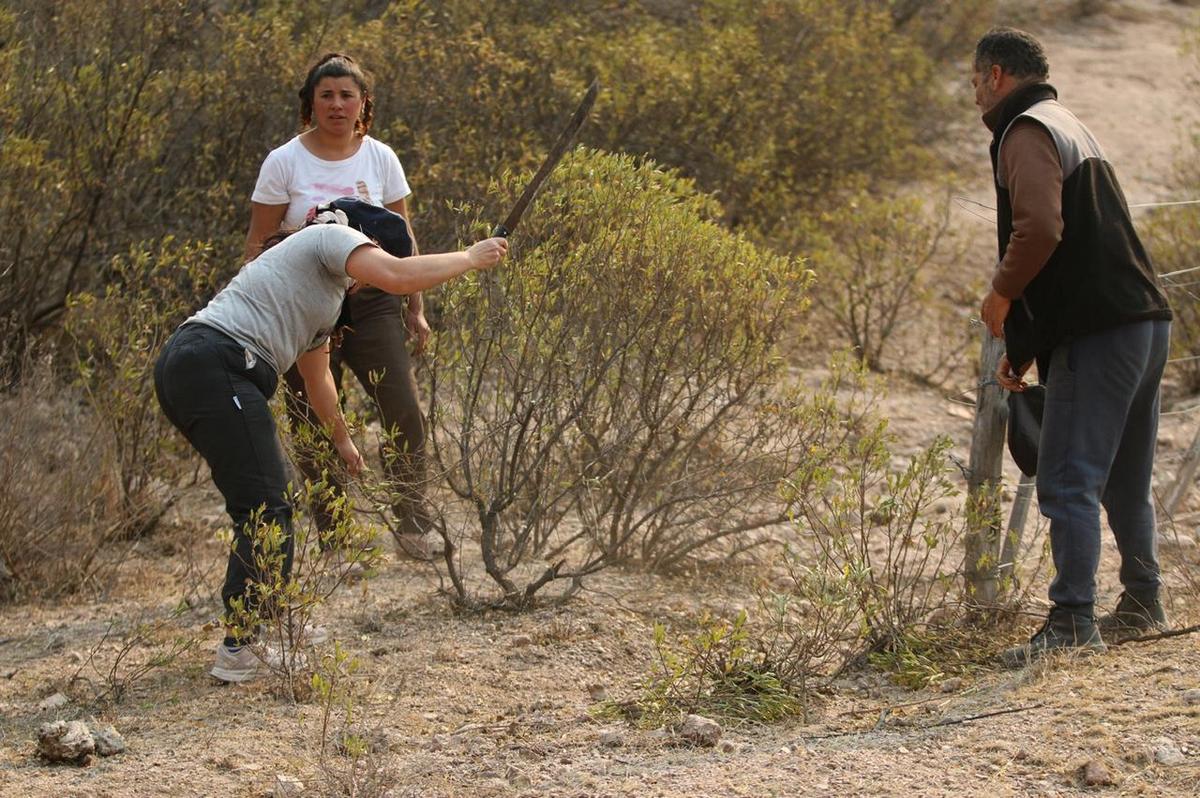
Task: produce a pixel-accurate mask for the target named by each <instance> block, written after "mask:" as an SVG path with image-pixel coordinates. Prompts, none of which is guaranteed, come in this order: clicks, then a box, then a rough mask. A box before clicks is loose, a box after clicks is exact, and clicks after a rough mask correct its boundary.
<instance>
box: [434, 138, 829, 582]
mask: <svg viewBox="0 0 1200 798" xmlns="http://www.w3.org/2000/svg"><path fill="white" fill-rule="evenodd" d="M709 208H710V204H709V203H708V201H707V200H705V199H704V197H703V195H698V194H696V193H695V192H694V191H693V190H692V189H691V188H690V186H689V185H688V184H687V183H686V182H682V181H680V180H679V179H678V178H676V177H674V176H672V175H670V174H669V173H664V172H661V171H659V170H657V169H656V168H655V167H654V166H653V165H652V164H642V165H636V164H635V163H633V162H632V161H631V160H630V159H627V158H619V157H614V156H607V155H602V154H585V155H581V156H578V157H575V158H573V159H572V160H571V161H570V162H569V163H567V164H565V165H564V166H563V167H561V172H560V173H559V175H557V179H556V182H555V184H554V185H552V186H550V187H548V190H547V192H546V193H545V194H544V195H543V198H542V200H541V204H540V206H539V213H538V214H537V216H536V217H535V218H534V219H533V220H531V223H530V227H529V228H528V229H527V232H526V233H525V235H527V236H528V237H529V238H528V240H526V239H524V238H523V237H522V238H518V239H517V240H516V241H515V242H514V245H515V246H516V247H517V248H518V252H519V253H520V254H519V256H518V257H517V258H516V259H514V260H513V261H512V262H510V263H508V264H506V265H505V266H504V267H502V268H501V269H500V270H498V271H497V272H496V273H494V274H490V275H487V276H485V277H483V278H481V279H477V280H475V279H469V280H463V281H460V282H458V283H456V284H453V285H452V286H450V287H449V288H448V289H447V290H446V292H445V294H444V301H445V306H446V309H447V317H446V329H445V330H444V331H443V332H442V333H441V334H440V335H439V336H438V338H437V340H436V342H435V345H434V350H433V354H432V357H433V363H432V366H433V368H431V369H430V375H431V377H430V388H429V396H430V402H431V413H430V420H431V429H432V451H433V454H434V457H435V458H436V460H437V462H438V463H439V465H440V467H441V470H442V471H443V472H444V473H445V474H446V475H447V477H446V478H447V483H448V485H449V486H450V488H451V490H453V492H454V493H455V495H456V496H457V497H458V498H459V499H460V500H461V501H462V502H464V503H465V506H466V508H469V510H467V511H468V512H469V513H470V514H471V515H472V516H473V517H474V518H475V519H477V524H478V526H477V530H478V534H479V535H480V541H481V554H482V557H483V562H484V566H485V568H486V570H487V572H488V574H489V576H490V577H491V578H492V579H493V580H494V581H495V582H496V583H497V584H498V585H499V586H500V587H501V590H502V594H503V596H502V599H501V601H502V602H503V603H506V604H509V605H521V604H523V603H525V602H527V601H528V600H529V599H530V598H532V596H533V595H534V594H535V593H536V592H537V591H538V590H539V589H540V588H541V587H543V586H544V585H545V584H547V583H548V582H551V581H554V580H557V579H570V580H572V582H573V583H576V584H577V580H578V579H580V578H582V577H583V576H586V575H587V574H589V573H592V572H594V571H596V570H598V569H600V568H603V567H605V566H607V565H610V564H613V563H615V562H620V561H628V560H631V559H636V560H638V561H641V562H643V563H645V564H647V565H651V566H657V567H666V566H670V565H676V564H678V563H680V562H682V561H684V560H685V559H686V558H687V557H688V556H689V555H690V554H692V553H693V552H694V551H695V550H697V549H698V548H700V547H701V546H704V545H707V544H711V543H713V542H715V541H717V540H720V539H722V538H727V537H730V536H739V537H741V536H744V535H745V534H746V533H747V532H749V531H751V530H754V529H759V528H762V527H765V526H768V525H770V524H775V523H781V522H783V521H785V520H786V517H787V512H786V507H783V506H782V505H781V504H780V503H779V501H778V491H777V486H778V484H779V482H780V480H781V479H782V478H783V477H785V476H786V475H787V474H788V473H790V471H791V470H792V469H794V468H796V467H797V465H798V463H799V461H800V460H801V459H804V458H807V457H809V444H810V443H811V442H812V441H811V440H810V438H809V426H808V422H809V421H810V420H811V419H810V417H809V415H808V414H807V413H811V414H816V413H818V412H819V410H820V409H819V408H818V409H817V410H804V409H802V408H800V407H798V405H800V404H801V402H802V399H801V397H798V396H796V395H793V394H787V393H784V392H781V391H779V390H777V388H776V383H777V382H778V381H779V379H780V377H781V366H782V363H781V361H780V360H779V358H778V357H777V356H776V354H775V344H776V342H777V340H778V338H779V336H780V335H781V334H782V333H783V332H784V331H785V330H787V329H788V326H789V322H790V320H791V319H793V318H795V315H796V314H797V313H798V312H800V311H801V310H802V309H803V306H804V296H803V295H804V289H805V286H806V284H807V272H806V271H805V269H804V268H803V264H802V263H800V262H798V261H796V260H793V259H788V258H783V257H778V256H774V255H770V254H769V253H766V252H764V251H762V250H759V249H756V248H755V247H754V246H753V245H751V244H750V243H748V242H747V241H745V240H743V239H741V238H738V237H735V236H733V235H730V234H729V233H728V232H726V231H723V230H722V229H720V228H719V227H717V226H716V225H714V224H712V223H711V222H708V221H706V220H705V218H704V217H705V216H706V214H707V211H708V210H709ZM451 543H452V544H453V543H454V541H451ZM543 559H545V560H548V561H549V562H548V564H547V565H546V566H542V567H539V568H538V572H537V573H534V574H529V573H527V572H528V569H529V568H530V567H531V564H532V563H533V562H536V561H539V560H543ZM447 561H448V563H449V564H450V569H451V572H450V576H451V579H452V581H453V582H454V585H455V592H456V594H457V595H458V597H459V598H460V599H465V598H466V593H467V589H466V587H465V586H464V584H463V583H462V580H461V574H459V573H458V570H459V568H460V564H459V563H460V562H461V561H460V560H459V559H458V558H456V557H455V556H454V555H451V556H449V557H448V558H447ZM522 572H526V573H522ZM518 574H521V575H520V576H518Z"/></svg>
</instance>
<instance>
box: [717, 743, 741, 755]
mask: <svg viewBox="0 0 1200 798" xmlns="http://www.w3.org/2000/svg"><path fill="white" fill-rule="evenodd" d="M717 750H719V751H720V752H721V753H722V754H732V753H734V752H736V751H737V743H735V742H734V741H733V740H722V741H721V742H720V743H719V744H718V745H717Z"/></svg>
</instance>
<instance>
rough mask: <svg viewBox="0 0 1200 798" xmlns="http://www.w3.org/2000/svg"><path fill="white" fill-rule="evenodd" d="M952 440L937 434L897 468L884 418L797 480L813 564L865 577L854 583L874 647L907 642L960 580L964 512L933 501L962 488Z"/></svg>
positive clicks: (802, 522)
mask: <svg viewBox="0 0 1200 798" xmlns="http://www.w3.org/2000/svg"><path fill="white" fill-rule="evenodd" d="M949 447H950V442H949V441H948V440H946V439H939V440H938V441H936V442H935V443H934V444H933V445H931V446H930V447H929V448H928V449H926V450H924V451H922V452H920V453H919V454H917V455H916V456H915V457H914V458H913V459H912V461H911V462H910V463H909V464H908V465H907V466H906V467H905V468H904V469H903V470H901V471H898V472H897V471H892V470H891V459H892V458H891V452H890V450H889V446H888V435H887V430H886V423H885V422H880V423H878V424H876V425H875V426H874V427H873V428H870V429H868V430H866V431H865V432H864V434H862V435H861V437H858V438H857V439H856V440H854V441H851V442H849V443H848V444H847V445H846V446H845V448H844V449H843V450H842V451H841V452H840V453H839V454H838V456H836V457H834V458H832V461H833V462H836V463H838V464H839V465H838V466H837V467H836V468H828V467H822V468H819V469H813V470H809V471H807V472H801V473H798V474H797V475H796V477H795V479H794V481H793V482H792V484H791V490H793V491H794V492H795V496H796V502H797V519H798V523H799V524H800V529H801V532H802V534H803V539H804V542H805V543H806V544H807V545H810V546H812V547H813V549H814V550H815V556H816V558H817V564H816V565H814V566H813V567H814V568H815V569H817V570H818V571H828V572H832V573H845V574H859V575H861V576H860V577H857V578H856V579H855V580H854V581H853V585H854V586H855V588H856V593H855V601H856V603H857V605H858V612H859V617H860V618H861V621H862V624H863V628H864V634H863V637H864V640H865V644H866V646H867V648H868V649H870V650H873V651H880V650H894V649H896V648H898V647H903V646H904V644H905V641H906V640H907V639H908V638H909V637H910V636H911V635H912V634H913V633H914V632H915V631H916V630H918V629H920V628H921V627H922V626H923V625H924V624H925V623H926V622H927V621H928V620H929V618H930V616H931V615H932V613H934V611H936V610H939V609H942V608H943V607H945V606H946V605H947V603H948V601H949V600H950V599H951V595H952V591H953V590H954V589H955V587H956V585H957V581H958V580H957V576H958V571H959V561H960V560H961V557H962V554H961V551H960V550H959V548H958V545H957V544H958V542H959V541H960V540H961V539H962V537H963V535H964V533H965V525H966V520H965V517H964V515H963V514H961V513H952V512H951V513H946V514H944V515H939V514H938V513H937V512H936V511H935V509H934V505H935V504H937V503H938V502H940V501H942V500H944V499H947V498H951V497H954V496H956V495H957V494H958V490H957V488H956V487H955V486H954V482H953V480H952V479H951V475H950V469H949V464H948V462H947V458H946V453H947V451H948V450H949Z"/></svg>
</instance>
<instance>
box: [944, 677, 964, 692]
mask: <svg viewBox="0 0 1200 798" xmlns="http://www.w3.org/2000/svg"><path fill="white" fill-rule="evenodd" d="M962 686H963V680H962V679H960V678H959V677H957V676H951V677H950V678H949V679H947V680H946V681H944V682H942V684H941V691H942V692H943V693H957V692H958V691H959V690H961V689H962Z"/></svg>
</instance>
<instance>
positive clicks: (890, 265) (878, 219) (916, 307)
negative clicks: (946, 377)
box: [799, 192, 949, 371]
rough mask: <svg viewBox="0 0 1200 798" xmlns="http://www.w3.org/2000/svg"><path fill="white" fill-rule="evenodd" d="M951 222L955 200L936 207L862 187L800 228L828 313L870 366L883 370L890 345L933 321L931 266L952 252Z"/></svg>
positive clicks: (816, 296) (818, 301) (822, 310)
mask: <svg viewBox="0 0 1200 798" xmlns="http://www.w3.org/2000/svg"><path fill="white" fill-rule="evenodd" d="M948 226H949V203H948V202H943V203H942V206H941V208H940V209H939V211H938V212H937V213H930V212H929V211H928V210H927V209H926V208H925V206H924V203H923V202H922V201H921V200H920V199H917V198H915V197H903V198H898V199H892V198H886V199H876V198H873V197H872V196H871V195H870V194H868V193H866V192H863V193H859V194H857V195H856V196H855V197H854V198H853V199H852V200H851V202H850V203H849V204H848V205H847V206H846V207H844V208H842V209H840V210H839V211H837V212H835V213H824V214H821V215H820V216H819V217H816V218H814V219H812V220H810V221H809V222H808V224H807V225H806V226H805V227H804V228H801V232H800V233H799V238H800V239H801V240H802V241H803V242H804V250H805V251H806V252H808V253H809V255H810V258H811V263H812V267H813V270H814V271H815V272H816V274H817V282H816V286H815V288H814V289H813V292H812V293H813V302H814V304H815V305H816V307H817V309H818V311H819V315H820V317H821V320H822V321H824V322H826V324H827V326H829V327H832V328H834V329H836V330H837V331H839V332H840V333H841V334H842V335H843V336H844V337H845V340H846V342H847V344H848V345H849V346H850V347H852V348H853V349H854V351H855V352H857V353H858V354H859V356H860V357H862V359H863V361H864V362H865V363H866V365H867V367H868V368H870V369H872V370H875V371H880V370H882V369H883V364H884V355H885V352H887V351H888V348H889V347H891V346H893V341H894V339H895V338H896V337H898V334H899V333H901V332H902V331H903V330H904V329H905V328H910V327H915V326H917V325H924V326H925V327H926V328H928V327H929V326H930V324H931V322H932V319H931V315H932V314H930V312H929V311H930V309H931V307H930V306H931V301H930V299H931V297H930V294H931V293H932V291H933V286H935V285H936V276H935V275H934V274H932V273H931V272H932V271H933V267H934V266H935V265H936V264H939V263H940V262H942V260H943V259H944V258H945V255H946V253H945V252H944V248H945V245H946V241H945V235H946V230H947V227H948ZM824 326H825V325H823V328H824ZM922 340H923V341H924V340H925V336H922ZM889 354H890V352H889Z"/></svg>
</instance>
